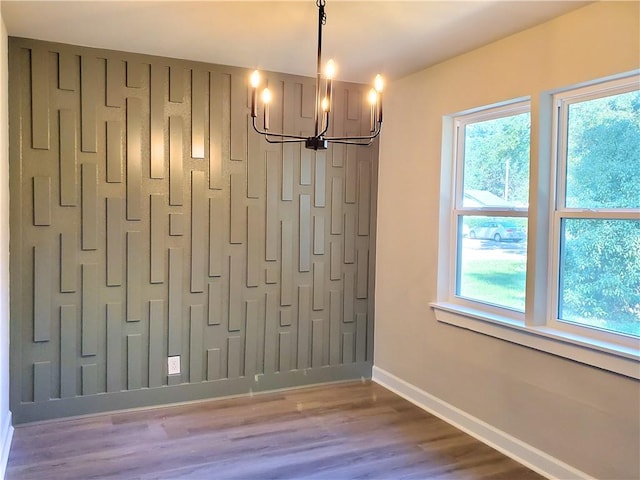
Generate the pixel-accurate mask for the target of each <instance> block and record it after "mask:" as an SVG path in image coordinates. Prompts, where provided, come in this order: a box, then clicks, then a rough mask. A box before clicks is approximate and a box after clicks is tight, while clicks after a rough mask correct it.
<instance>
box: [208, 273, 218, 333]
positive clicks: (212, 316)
mask: <svg viewBox="0 0 640 480" xmlns="http://www.w3.org/2000/svg"><path fill="white" fill-rule="evenodd" d="M221 322H222V283H220V281H216V282H211V283H209V315H208V321H207V324H208V325H220V323H221Z"/></svg>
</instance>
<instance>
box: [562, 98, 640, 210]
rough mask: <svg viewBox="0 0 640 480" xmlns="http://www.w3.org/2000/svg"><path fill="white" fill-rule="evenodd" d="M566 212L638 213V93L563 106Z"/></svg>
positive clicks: (639, 166)
mask: <svg viewBox="0 0 640 480" xmlns="http://www.w3.org/2000/svg"><path fill="white" fill-rule="evenodd" d="M567 135H568V137H567V185H566V187H567V194H566V196H567V199H566V206H567V207H568V208H640V91H633V92H628V93H622V94H619V95H611V96H608V97H603V98H598V99H595V100H589V101H585V102H580V103H574V104H571V105H569V124H568V128H567Z"/></svg>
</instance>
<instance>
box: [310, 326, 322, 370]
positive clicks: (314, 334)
mask: <svg viewBox="0 0 640 480" xmlns="http://www.w3.org/2000/svg"><path fill="white" fill-rule="evenodd" d="M323 350H324V320H323V319H322V318H314V319H313V321H312V322H311V367H312V368H318V367H321V366H322V365H324V359H323V356H322V353H323Z"/></svg>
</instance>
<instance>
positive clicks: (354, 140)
mask: <svg viewBox="0 0 640 480" xmlns="http://www.w3.org/2000/svg"><path fill="white" fill-rule="evenodd" d="M316 6H317V7H318V57H317V60H318V62H317V74H316V100H315V113H314V119H315V130H314V135H313V136H311V137H305V136H302V135H289V134H286V133H276V132H272V131H271V130H270V125H269V104H270V102H271V99H272V95H271V92H270V90H269V89H268V88H265V89H264V90H263V91H262V103H263V125H262V129H260V128H259V127H258V125H257V124H256V118H257V116H258V111H257V110H258V87H259V86H260V72H258V70H255V71H254V72H253V73H252V74H251V77H250V83H251V117H252V124H253V129H254V130H255V131H256V132H258V133H259V134H261V135H264V138H265V140H266V141H267V142H269V143H303V142H304V144H305V147H306V148H309V149H312V150H326V149H327V146H328V144H329V143H342V144H348V145H370V144H371V142H372V141H373V139H374V138H376V137H377V136H378V135H379V134H380V129H381V127H382V87H383V82H382V77H381V76H380V75H376V78H375V80H374V88H372V89H371V90H370V91H369V95H368V99H369V104H370V106H371V120H370V130H369V135H361V136H346V137H327V136H325V134H326V133H327V131H328V130H329V121H330V115H329V114H330V112H331V103H332V93H333V75H334V74H335V64H334V63H333V60H329V61H328V62H327V64H326V66H325V71H324V76H323V75H322V26H323V25H325V24H326V21H327V16H326V14H325V12H324V6H325V0H316ZM323 83H324V85H323ZM323 87H324V88H323Z"/></svg>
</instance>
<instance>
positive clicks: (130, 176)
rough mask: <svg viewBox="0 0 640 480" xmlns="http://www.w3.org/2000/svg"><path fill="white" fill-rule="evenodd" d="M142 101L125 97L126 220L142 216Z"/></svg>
mask: <svg viewBox="0 0 640 480" xmlns="http://www.w3.org/2000/svg"><path fill="white" fill-rule="evenodd" d="M141 124H142V102H141V100H140V99H139V98H127V220H140V219H141V218H142V205H141V203H142V191H141V189H142V138H141V136H142V132H141V126H142V125H141Z"/></svg>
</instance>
